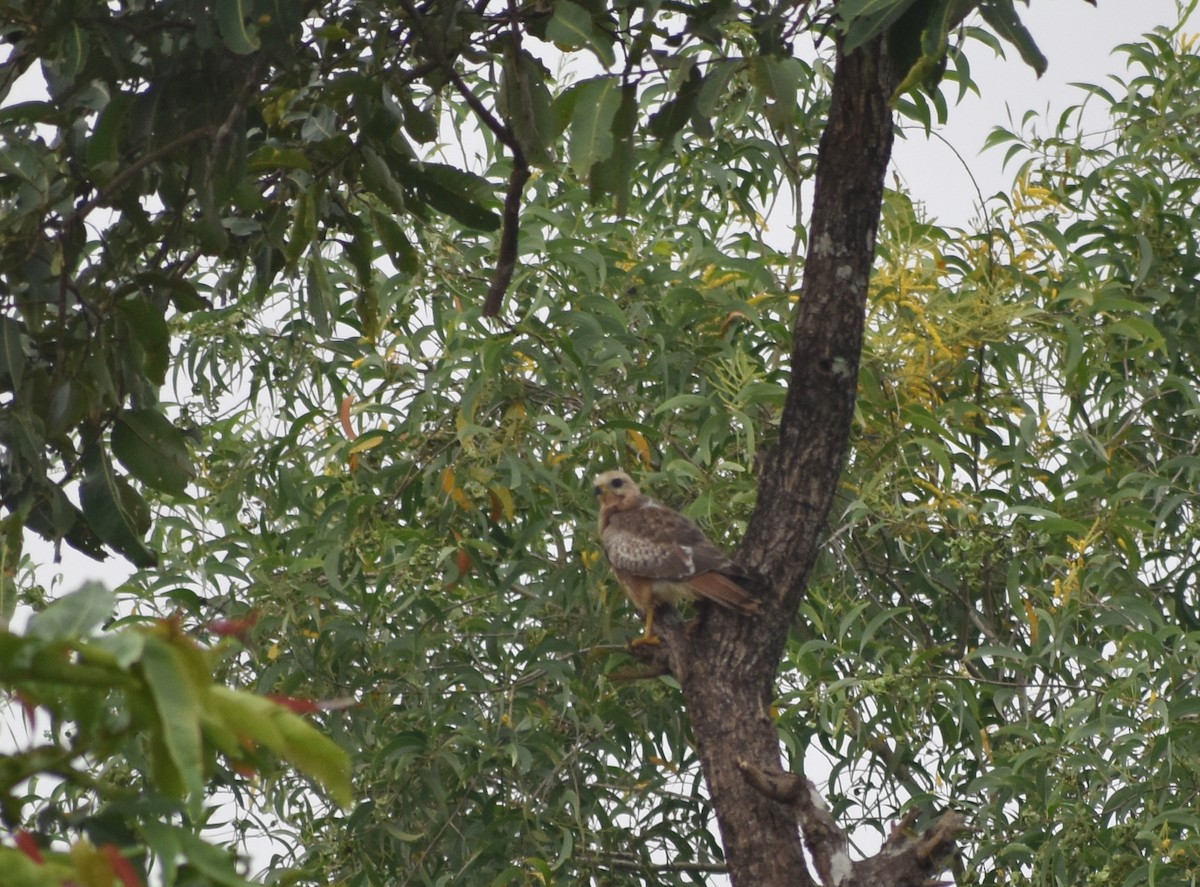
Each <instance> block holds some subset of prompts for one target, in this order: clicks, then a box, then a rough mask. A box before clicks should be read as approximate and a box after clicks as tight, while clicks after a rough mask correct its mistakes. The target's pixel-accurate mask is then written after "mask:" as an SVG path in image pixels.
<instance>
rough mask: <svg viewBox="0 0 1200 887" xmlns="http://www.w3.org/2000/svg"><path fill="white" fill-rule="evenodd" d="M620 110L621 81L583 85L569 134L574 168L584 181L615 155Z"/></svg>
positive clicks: (604, 80) (602, 80)
mask: <svg viewBox="0 0 1200 887" xmlns="http://www.w3.org/2000/svg"><path fill="white" fill-rule="evenodd" d="M620 106H621V83H620V80H618V78H616V77H595V78H593V79H591V80H587V81H585V82H584V83H582V84H580V86H579V98H578V99H577V101H576V102H575V110H574V112H573V113H572V114H571V129H570V133H569V154H570V159H571V168H572V169H573V170H574V171H575V174H576V175H577V176H579V177H580V178H587V176H588V174H589V173H590V172H591V169H592V167H593V166H594V165H595V164H597V163H600V162H601V161H603V160H607V159H608V158H609V157H610V156H611V155H612V152H613V144H614V142H613V132H612V129H613V118H614V117H616V114H617V109H618V108H619V107H620Z"/></svg>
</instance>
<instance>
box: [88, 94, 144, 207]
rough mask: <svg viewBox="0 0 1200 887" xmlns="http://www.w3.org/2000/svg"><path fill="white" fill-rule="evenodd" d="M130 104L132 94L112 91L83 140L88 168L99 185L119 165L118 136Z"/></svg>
mask: <svg viewBox="0 0 1200 887" xmlns="http://www.w3.org/2000/svg"><path fill="white" fill-rule="evenodd" d="M133 104H134V96H132V95H129V94H128V93H124V92H118V93H116V94H114V95H113V96H112V98H111V99H109V102H108V105H107V106H106V107H105V108H104V110H103V111H102V112H101V113H100V116H99V117H98V118H97V120H96V126H95V128H94V129H93V130H92V135H91V137H90V138H89V139H88V141H87V151H86V154H85V156H86V158H87V164H88V171H89V172H90V173H91V176H92V178H93V180H94V181H95V182H96V184H97V185H100V186H101V187H103V186H104V185H107V184H108V182H109V181H111V180H112V178H113V176H115V175H116V174H117V171H118V169H119V168H120V164H121V137H122V135H123V134H124V129H125V118H126V116H127V115H128V113H129V109H130V108H132V107H133Z"/></svg>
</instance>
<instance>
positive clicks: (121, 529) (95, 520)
mask: <svg viewBox="0 0 1200 887" xmlns="http://www.w3.org/2000/svg"><path fill="white" fill-rule="evenodd" d="M83 465H84V476H83V482H82V483H81V484H80V493H79V498H80V502H81V504H82V506H83V516H84V519H85V520H86V521H87V523H88V526H89V527H91V529H92V530H93V531H94V532H95V534H96V535H97V536H98V537H99V538H100V540H101V541H102V542H104V544H106V545H108V546H110V547H112V548H113V549H115V550H116V551H118V552H120V553H121V554H122V555H124V556H125V557H127V558H128V559H129V560H130V561H132V562H133V563H134V564H135V565H137V566H139V567H150V566H153V565H154V563H155V562H156V560H157V558H156V556H155V554H154V552H152V551H151V550H150V549H149V548H147V547H146V544H145V542H144V541H143V536H144V534H145V532H146V530H147V529H148V528H149V521H150V510H149V508H148V506H147V505H146V502H145V500H143V499H142V497H141V496H140V495H138V493H137V491H136V490H134V489H133V487H131V486H130V485H129V482H128V481H126V480H125V478H123V477H120V476H119V475H118V474H116V472H114V471H113V467H112V464H111V463H110V462H109V459H108V455H107V454H106V453H105V452H104V451H103V450H102V449H101V448H100V447H99V446H98V445H96V444H92V445H91V446H90V447H88V448H87V450H85V451H84V457H83Z"/></svg>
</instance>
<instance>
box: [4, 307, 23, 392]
mask: <svg viewBox="0 0 1200 887" xmlns="http://www.w3.org/2000/svg"><path fill="white" fill-rule="evenodd" d="M25 363H26V360H25V336H24V325H23V324H22V323H21V322H20V321H17V320H13V319H12V318H11V317H5V316H0V380H2V381H4V382H5V383H6V385H5V387H6V388H7V390H9V391H16V390H17V389H19V388H20V387H21V379H22V378H24V376H25Z"/></svg>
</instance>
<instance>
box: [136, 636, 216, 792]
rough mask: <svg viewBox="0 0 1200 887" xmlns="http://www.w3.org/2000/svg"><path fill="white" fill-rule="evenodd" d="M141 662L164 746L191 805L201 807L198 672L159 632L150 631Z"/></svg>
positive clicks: (201, 751) (202, 767)
mask: <svg viewBox="0 0 1200 887" xmlns="http://www.w3.org/2000/svg"><path fill="white" fill-rule="evenodd" d="M141 665H142V669H141V671H142V677H143V679H144V680H145V682H146V685H147V686H148V687H149V689H150V696H151V699H152V700H153V704H154V710H155V713H156V715H157V717H158V730H157V732H158V735H159V736H160V737H161V740H162V744H163V748H164V749H165V752H166V754H167V756H168V758H169V760H170V763H171V765H172V766H173V767H174V770H175V772H176V774H177V775H178V778H179V781H180V784H181V785H182V786H183V790H184V793H185V798H186V800H187V801H188V806H189V808H190V809H191V810H193V811H199V809H200V803H201V801H202V798H203V792H204V754H203V742H202V739H201V732H200V721H201V709H200V705H201V697H200V693H199V690H198V688H197V686H196V680H195V676H194V675H193V674H192V671H191V669H189V668H188V667H187V666H186V665H185V663H184V661H183V658H182V655H181V653H180V651H179V650H177V649H176V648H175V647H174V646H173V645H172V644H171V643H170V642H168V641H166V640H164V639H163V638H161V637H158V636H156V635H147V637H146V642H145V646H144V648H143V649H142V660H141Z"/></svg>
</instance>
